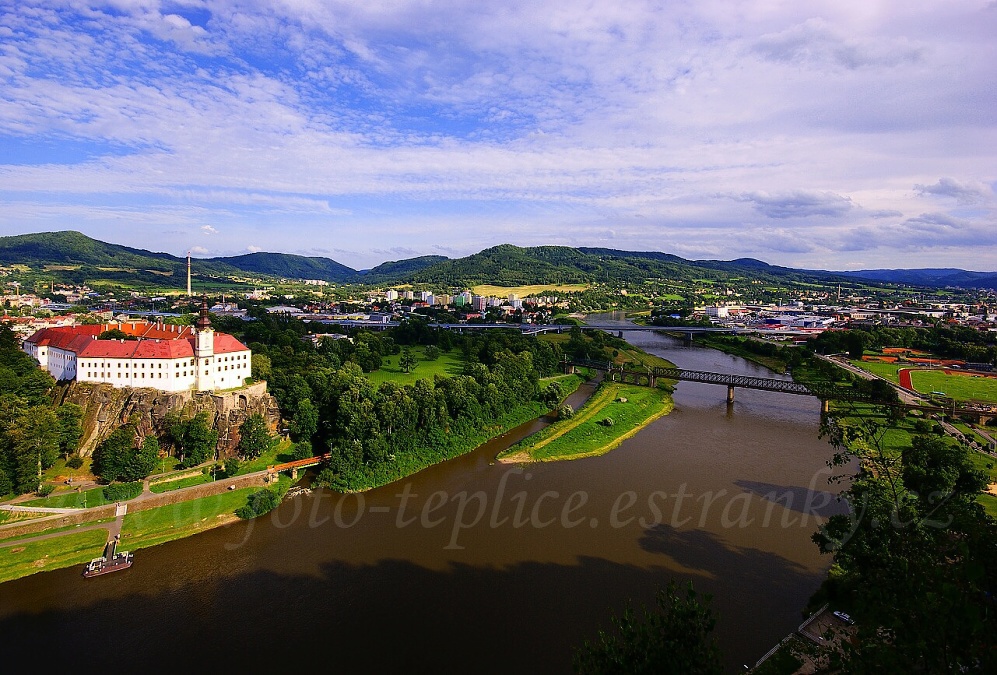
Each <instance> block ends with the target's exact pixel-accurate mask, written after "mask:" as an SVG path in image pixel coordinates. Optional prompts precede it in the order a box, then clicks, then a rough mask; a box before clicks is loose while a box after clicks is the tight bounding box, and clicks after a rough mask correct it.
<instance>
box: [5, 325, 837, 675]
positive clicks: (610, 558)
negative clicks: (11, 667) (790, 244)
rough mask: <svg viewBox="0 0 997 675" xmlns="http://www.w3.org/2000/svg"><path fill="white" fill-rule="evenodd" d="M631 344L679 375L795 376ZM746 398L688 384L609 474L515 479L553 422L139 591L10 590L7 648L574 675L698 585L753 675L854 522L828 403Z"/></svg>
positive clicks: (68, 576) (197, 556)
mask: <svg viewBox="0 0 997 675" xmlns="http://www.w3.org/2000/svg"><path fill="white" fill-rule="evenodd" d="M610 318H614V317H612V316H610V315H605V316H602V317H600V322H602V321H604V320H607V319H610ZM615 318H616V319H617V320H622V319H621V318H620V317H615ZM627 335H628V338H627V339H628V340H629V341H631V342H632V343H633V344H636V345H638V346H640V347H642V348H644V349H645V350H647V351H648V352H651V353H654V354H658V355H660V356H664V357H665V358H667V359H669V360H670V361H672V362H673V363H675V364H676V365H678V366H679V367H683V368H688V369H694V370H712V371H717V372H729V373H741V374H751V375H758V376H762V377H772V376H773V375H772V374H771V373H769V372H768V371H767V370H765V369H764V368H760V367H758V366H755V365H754V364H751V363H749V362H746V361H744V360H742V359H739V358H736V357H730V356H727V355H724V354H722V353H719V352H716V351H714V350H709V349H703V348H699V347H695V346H693V347H684V346H683V345H682V344H681V343H680V342H678V341H676V340H673V339H671V338H668V337H665V336H662V335H658V334H654V333H639V332H637V333H628V334H627ZM584 394H585V392H584V390H581V391H580V392H578V393H577V394H576V399H575V402H576V403H577V401H578V398H580V397H582V396H584ZM725 396H726V388H725V387H722V386H716V385H706V384H697V383H689V382H682V383H679V384H678V386H677V389H676V392H675V404H676V405H675V410H674V411H673V412H672V413H671V414H669V415H667V416H665V417H663V418H661V419H659V420H658V421H656V422H654V423H652V424H651V425H650V426H648V427H647V428H646V429H644V430H643V431H641V432H640V433H639V434H637V435H636V436H634V437H633V438H631V439H629V440H627V441H625V442H624V443H623V445H621V446H620V447H619V448H618V449H617V450H614V451H613V452H611V453H609V454H607V455H605V456H602V457H595V458H588V459H583V460H577V461H572V462H558V463H550V464H542V465H531V466H528V467H517V466H510V465H505V464H497V463H495V462H494V456H495V454H496V453H497V452H498V451H499V450H500V449H502V448H503V447H505V446H507V445H508V444H509V443H510V442H513V441H515V440H516V439H518V438H520V437H522V436H525V435H527V434H528V433H532V432H533V431H535V430H536V429H538V428H540V427H541V426H542V425H543V424H544V422H542V421H537V422H533V423H531V424H529V425H524V427H521V428H519V429H517V430H514V431H513V432H510V433H509V434H507V435H506V436H505V437H502V438H499V439H494V440H493V441H492V442H490V443H489V444H487V445H486V446H483V447H481V448H479V449H477V450H476V451H474V452H473V453H470V454H468V455H466V456H463V457H460V458H457V459H455V460H452V461H450V462H447V463H444V464H441V465H438V466H435V467H431V468H429V469H427V470H425V471H423V472H421V473H419V474H417V475H415V476H412V477H410V478H409V479H407V480H405V481H403V482H400V483H397V484H393V485H389V486H386V487H384V488H381V489H378V490H374V491H371V492H368V493H366V494H364V495H338V494H334V493H330V492H328V491H321V490H317V491H314V492H312V493H311V494H308V495H303V496H299V497H295V498H293V499H289V500H287V501H285V502H284V503H283V504H282V505H281V506H280V507H279V508H278V509H277V510H276V511H274V512H272V513H271V514H268V515H267V516H264V517H262V518H259V519H257V520H255V521H252V522H248V523H237V524H234V525H230V526H226V527H223V528H217V529H214V530H210V531H208V532H205V533H202V534H200V535H197V536H194V537H190V538H187V539H183V540H179V541H174V542H170V543H166V544H162V545H160V546H156V547H153V548H149V549H141V550H139V551H138V552H137V553H136V555H135V565H134V567H132V568H131V569H129V570H126V571H124V572H120V573H115V574H111V575H107V576H104V577H98V578H96V579H87V580H84V579H83V578H82V577H81V576H80V571H81V570H80V569H76V568H73V569H64V570H54V571H49V572H43V573H39V574H36V575H33V576H30V577H26V578H24V579H20V580H17V581H13V582H8V583H4V584H0V647H2V649H3V651H4V652H5V654H7V655H8V657H9V658H12V656H13V655H14V654H18V653H24V654H30V655H32V656H33V658H34V659H37V660H41V661H43V662H45V663H50V664H63V663H64V664H66V667H70V668H74V667H76V668H83V669H84V670H86V671H89V670H91V669H96V668H101V669H103V668H105V667H108V668H113V666H114V664H115V663H117V664H125V663H133V664H135V665H136V667H140V666H141V665H142V664H143V663H146V664H149V665H151V666H157V668H155V670H156V672H158V671H160V670H162V669H163V668H165V667H169V668H171V669H172V668H194V669H196V671H197V672H202V671H215V670H220V669H226V670H228V669H232V670H235V671H238V670H242V671H245V672H263V671H270V670H272V669H273V668H280V669H282V670H283V669H289V668H292V667H301V668H308V669H311V668H315V667H319V668H322V669H323V670H326V669H329V668H330V667H331V668H334V669H336V670H340V669H346V668H350V669H361V672H377V673H380V672H389V673H390V672H408V673H427V672H436V673H438V672H456V673H465V672H467V673H508V672H511V671H517V672H523V673H570V672H572V669H571V655H572V651H573V649H574V648H575V647H576V646H578V645H580V644H581V643H582V642H583V641H584V640H586V639H590V638H593V637H594V636H595V635H596V633H597V631H598V630H599V628H608V627H609V619H610V616H611V614H612V613H614V612H615V613H619V612H621V611H622V610H623V608H624V607H625V605H626V603H627V601H628V600H631V601H633V602H634V603H636V604H638V605H639V604H647V603H650V602H652V601H653V598H654V592H655V589H656V588H658V587H662V586H665V585H666V584H667V583H668V582H669V581H670V580H676V581H678V582H680V583H685V582H688V581H691V582H693V584H694V586H695V588H696V590H697V591H699V592H702V593H709V594H711V595H712V596H713V600H712V607H713V608H714V609H715V610H716V612H717V614H718V616H719V620H718V624H717V629H716V635H717V637H718V639H719V642H720V645H721V648H722V651H723V654H724V663H725V665H726V668H727V670H728V671H729V672H731V673H734V672H743V670H744V668H743V664H749V665H750V664H753V663H754V662H755V661H756V660H757V659H758V658H760V657H761V656H762V655H763V654H764V653H765V652H766V651H767V650H768V649H769V648H770V647H772V646H773V645H775V644H776V643H777V642H778V641H779V640H780V639H781V638H782V637H784V636H785V635H787V634H788V633H789V632H791V631H792V630H793V629H794V628H795V627H796V626H797V625H798V624H799V623H800V621H801V614H800V612H801V609H802V608H803V606H804V604H805V603H806V601H807V599H808V598H809V597H810V595H811V594H812V593H813V592H814V591H815V590H816V589H817V587H818V585H819V584H820V582H821V580H822V578H823V577H824V574H825V572H826V570H827V567H828V565H829V563H830V560H829V559H827V558H826V557H822V556H820V555H819V554H818V552H817V549H816V546H815V545H814V544H813V543H811V541H810V535H811V533H812V532H813V531H814V530H815V529H816V528H817V526H818V525H819V523H820V522H821V519H822V517H824V516H826V515H828V514H830V513H832V512H838V511H840V509H841V505H840V504H839V503H837V502H836V501H835V500H834V498H833V496H832V495H831V492H833V491H835V490H836V488H834V487H829V486H828V483H827V478H828V475H829V474H828V470H827V469H826V466H825V461H826V460H827V459H828V457H829V456H830V448H829V447H828V445H827V444H826V443H825V442H823V441H821V440H819V439H818V437H817V432H818V424H819V419H820V404H819V402H818V401H817V400H816V399H813V398H808V397H802V396H794V395H789V394H777V393H770V392H760V391H752V390H744V389H739V390H737V391H736V400H735V402H734V404H733V405H732V406H728V405H727V404H726V401H725ZM124 547H127V541H125V542H124Z"/></svg>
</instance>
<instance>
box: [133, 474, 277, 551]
mask: <svg viewBox="0 0 997 675" xmlns="http://www.w3.org/2000/svg"><path fill="white" fill-rule="evenodd" d="M280 480H281V481H283V482H290V478H287V477H286V476H281V478H280ZM259 489H260V488H243V489H241V490H232V491H230V492H224V493H222V494H218V495H213V496H211V497H204V498H203V499H195V500H192V501H186V502H180V503H178V504H172V505H170V506H160V507H159V508H156V509H149V510H148V511H136V512H134V513H129V514H127V515H126V516H125V521H124V524H123V526H122V529H121V544H122V547H123V548H127V549H128V550H135V549H138V548H147V547H149V546H155V545H156V544H162V543H164V542H167V541H172V540H174V539H180V538H182V537H188V536H190V535H192V534H195V533H197V532H201V531H202V530H207V529H211V528H213V527H218V526H219V525H224V524H226V523H230V522H234V521H235V520H236V516H235V510H236V509H237V508H239V507H240V506H245V504H246V500H247V499H248V497H249V495H251V494H253V493H254V492H257V491H259Z"/></svg>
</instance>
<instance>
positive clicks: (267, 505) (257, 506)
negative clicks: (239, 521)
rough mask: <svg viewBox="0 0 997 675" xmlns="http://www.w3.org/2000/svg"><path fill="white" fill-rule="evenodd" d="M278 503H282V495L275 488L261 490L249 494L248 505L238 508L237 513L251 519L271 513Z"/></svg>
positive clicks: (241, 516)
mask: <svg viewBox="0 0 997 675" xmlns="http://www.w3.org/2000/svg"><path fill="white" fill-rule="evenodd" d="M278 504H280V497H278V496H277V493H275V492H274V491H273V490H267V489H263V490H259V491H258V492H254V493H253V494H251V495H249V499H248V500H247V503H246V505H245V506H241V507H239V508H238V509H236V510H235V515H237V516H239V517H240V518H243V519H245V520H249V519H251V518H256V517H257V516H262V515H263V514H265V513H269V512H270V511H272V510H274V509H275V508H277V505H278Z"/></svg>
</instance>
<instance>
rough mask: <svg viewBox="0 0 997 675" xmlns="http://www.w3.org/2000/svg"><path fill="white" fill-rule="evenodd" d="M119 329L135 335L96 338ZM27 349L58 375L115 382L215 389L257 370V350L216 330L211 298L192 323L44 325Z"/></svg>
mask: <svg viewBox="0 0 997 675" xmlns="http://www.w3.org/2000/svg"><path fill="white" fill-rule="evenodd" d="M115 328H116V329H118V330H120V331H122V332H124V333H125V334H127V335H129V336H131V337H134V338H136V339H134V340H123V339H122V340H98V339H97V336H98V335H100V334H101V333H103V332H104V331H106V330H110V329H115ZM22 349H23V350H24V351H25V352H27V353H28V354H29V355H30V356H32V357H33V358H34V359H35V360H36V361H38V364H39V366H41V367H42V368H44V369H45V370H47V371H48V372H49V373H50V374H51V375H52V377H54V378H55V379H57V380H75V381H77V382H99V383H105V384H111V385H113V386H115V387H152V388H155V389H160V390H162V391H186V390H188V389H195V390H197V391H213V390H216V389H231V388H233V387H239V386H242V384H243V382H244V381H245V379H246V378H247V377H249V376H250V373H251V372H252V352H251V351H250V350H249V348H248V347H246V345H244V344H242V343H241V342H239V341H238V340H236V339H235V338H234V337H232V336H231V335H227V334H225V333H216V332H215V331H214V329H213V328H212V327H211V320H210V319H209V318H208V307H207V304H206V303H205V304H202V305H201V316H200V318H199V319H198V320H197V324H196V325H195V326H194V327H193V328H191V327H190V326H173V325H164V324H151V323H147V322H144V321H143V322H129V323H120V324H101V325H92V326H67V327H57V328H43V329H41V330H39V331H36V332H35V333H34V334H33V335H32V336H31V337H29V338H26V339H25V340H24V343H23V345H22Z"/></svg>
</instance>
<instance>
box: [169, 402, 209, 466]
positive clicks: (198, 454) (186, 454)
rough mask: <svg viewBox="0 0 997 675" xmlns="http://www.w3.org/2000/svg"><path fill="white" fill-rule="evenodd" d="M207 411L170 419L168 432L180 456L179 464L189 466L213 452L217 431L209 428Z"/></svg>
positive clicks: (205, 458)
mask: <svg viewBox="0 0 997 675" xmlns="http://www.w3.org/2000/svg"><path fill="white" fill-rule="evenodd" d="M208 420H209V417H208V412H207V411H202V412H199V413H197V415H195V416H194V417H192V418H190V419H188V420H184V419H181V418H179V417H175V418H173V419H171V420H170V426H169V434H170V437H171V439H172V440H173V444H174V446H175V447H176V450H177V455H178V456H179V458H180V466H182V467H184V468H189V467H192V466H197V465H198V464H200V463H202V462H204V461H207V460H208V459H209V458H210V457H212V456H213V455H214V453H215V446H216V445H217V444H218V432H217V431H215V430H214V429H212V428H211V426H210V424H209V422H208Z"/></svg>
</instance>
